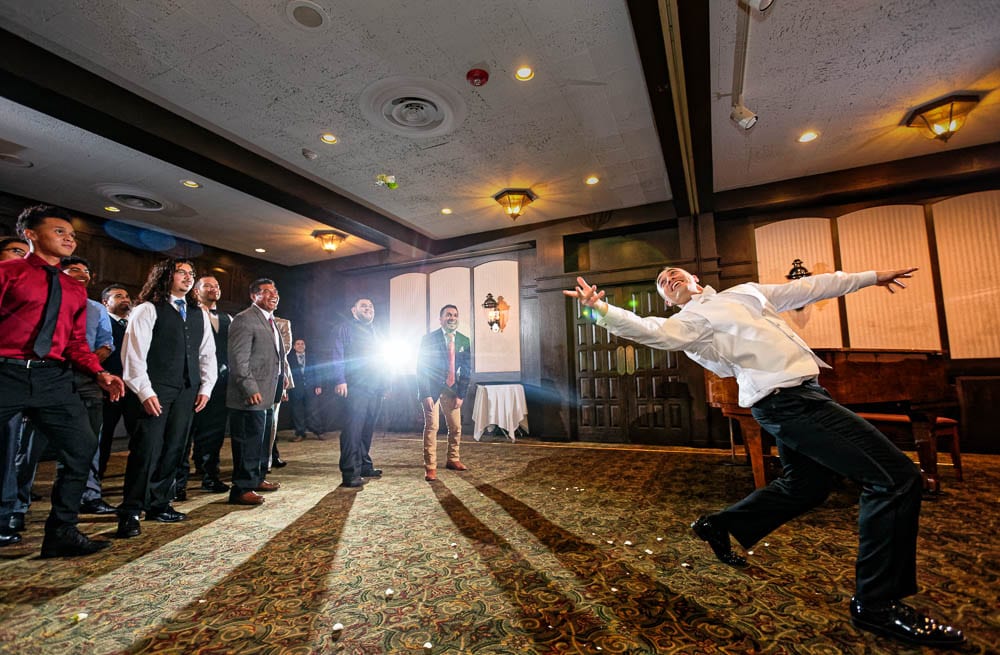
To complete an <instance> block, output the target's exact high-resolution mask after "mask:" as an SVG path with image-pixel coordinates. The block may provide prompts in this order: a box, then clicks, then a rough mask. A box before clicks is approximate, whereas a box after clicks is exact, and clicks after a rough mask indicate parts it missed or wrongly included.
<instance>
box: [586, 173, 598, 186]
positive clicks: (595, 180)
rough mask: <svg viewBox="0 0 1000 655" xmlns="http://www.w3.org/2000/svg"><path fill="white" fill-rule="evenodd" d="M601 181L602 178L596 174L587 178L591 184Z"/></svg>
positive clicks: (587, 181)
mask: <svg viewBox="0 0 1000 655" xmlns="http://www.w3.org/2000/svg"><path fill="white" fill-rule="evenodd" d="M600 181H601V178H599V177H597V176H596V175H591V176H590V177H588V178H587V179H586V180H585V182H586V183H587V184H591V185H593V184H597V183H598V182H600Z"/></svg>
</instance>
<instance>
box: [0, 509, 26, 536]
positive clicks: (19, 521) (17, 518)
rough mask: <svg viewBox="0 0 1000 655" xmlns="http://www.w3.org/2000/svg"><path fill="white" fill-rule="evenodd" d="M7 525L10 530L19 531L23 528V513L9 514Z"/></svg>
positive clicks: (0, 528)
mask: <svg viewBox="0 0 1000 655" xmlns="http://www.w3.org/2000/svg"><path fill="white" fill-rule="evenodd" d="M8 527H9V528H10V531H11V532H21V531H22V530H24V514H20V513H17V514H11V515H10V522H9V523H8ZM2 529H3V526H0V530H2Z"/></svg>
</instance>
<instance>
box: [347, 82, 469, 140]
mask: <svg viewBox="0 0 1000 655" xmlns="http://www.w3.org/2000/svg"><path fill="white" fill-rule="evenodd" d="M466 111H467V110H466V107H465V101H464V100H462V97H461V96H460V95H459V94H458V92H457V91H455V90H454V89H452V88H451V87H450V86H448V85H446V84H442V83H441V82H438V81H436V80H431V79H427V78H421V77H390V78H387V79H384V80H379V81H378V82H375V83H374V84H372V85H370V86H369V87H368V88H367V89H365V90H364V91H363V92H362V93H361V113H362V114H364V116H365V118H367V119H368V120H369V121H370V122H371V123H372V124H373V125H375V126H376V127H380V128H382V129H384V130H386V131H387V132H392V133H393V134H399V135H401V136H406V137H411V138H426V137H435V136H441V135H444V134H448V133H449V132H451V131H453V130H454V129H455V128H457V127H458V126H459V125H461V124H462V121H464V120H465V115H466Z"/></svg>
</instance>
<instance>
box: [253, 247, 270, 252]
mask: <svg viewBox="0 0 1000 655" xmlns="http://www.w3.org/2000/svg"><path fill="white" fill-rule="evenodd" d="M253 251H254V252H267V249H265V248H254V249H253Z"/></svg>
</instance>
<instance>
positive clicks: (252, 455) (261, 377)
mask: <svg viewBox="0 0 1000 655" xmlns="http://www.w3.org/2000/svg"><path fill="white" fill-rule="evenodd" d="M278 299H279V297H278V289H277V287H275V286H274V280H268V279H266V278H261V279H259V280H254V282H253V283H252V284H251V285H250V300H251V301H252V302H253V304H252V305H250V306H249V307H248V308H246V309H244V310H243V311H242V312H240V313H239V314H237V315H236V316H235V317H234V318H233V323H232V325H231V326H230V327H229V385H228V388H227V390H226V407H228V408H229V433H230V444H231V445H232V448H233V486H232V488H231V489H230V490H229V502H230V503H232V504H234V505H260V504H261V503H263V502H264V497H263V496H261V495H260V494H259V493H258V492H260V491H277V490H278V488H279V487H280V486H281V485H280V484H278V483H277V482H268V481H267V480H265V479H264V472H265V470H266V469H267V450H266V448H267V445H268V443H267V442H268V439H267V435H266V434H265V432H266V428H267V420H268V415H269V414H271V413H272V408H273V406H274V403H276V402H277V401H278V399H279V398H280V397H281V394H282V392H283V391H284V388H285V386H284V375H283V373H284V369H285V367H284V364H283V361H284V358H285V352H284V348H283V345H282V340H281V335H280V334H279V333H278V328H277V326H276V324H275V322H274V310H275V308H277V306H278Z"/></svg>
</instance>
